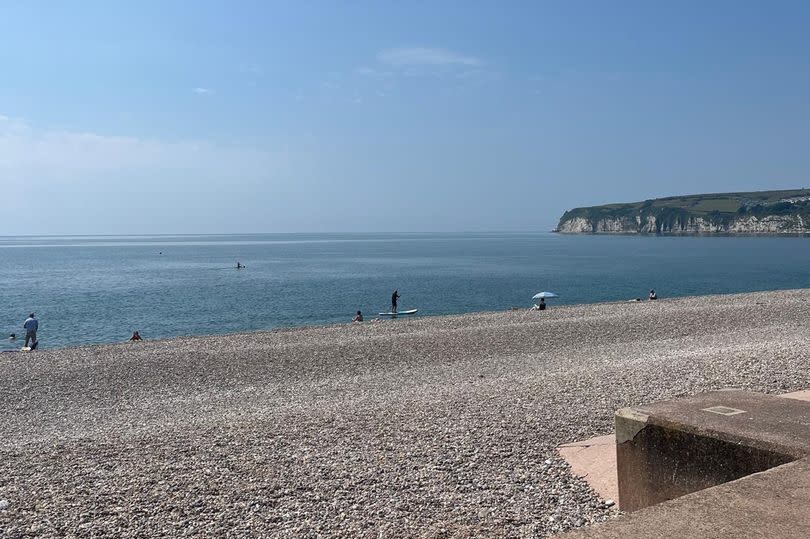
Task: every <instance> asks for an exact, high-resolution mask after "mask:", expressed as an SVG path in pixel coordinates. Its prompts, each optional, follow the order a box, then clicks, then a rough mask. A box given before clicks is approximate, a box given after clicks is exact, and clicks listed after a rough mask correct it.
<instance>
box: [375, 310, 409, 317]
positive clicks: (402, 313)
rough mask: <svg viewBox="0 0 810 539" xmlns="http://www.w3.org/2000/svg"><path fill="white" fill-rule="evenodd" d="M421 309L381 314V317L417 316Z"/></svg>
mask: <svg viewBox="0 0 810 539" xmlns="http://www.w3.org/2000/svg"><path fill="white" fill-rule="evenodd" d="M418 310H419V309H411V310H410V311H397V312H395V313H379V315H380V316H399V315H404V314H415V313H416V311H418Z"/></svg>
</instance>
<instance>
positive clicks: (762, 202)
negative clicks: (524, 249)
mask: <svg viewBox="0 0 810 539" xmlns="http://www.w3.org/2000/svg"><path fill="white" fill-rule="evenodd" d="M774 216H783V217H785V219H786V220H792V221H791V224H789V225H787V226H788V227H789V226H793V227H794V228H795V227H798V228H806V226H807V225H805V224H804V223H808V224H810V189H795V190H785V191H755V192H749V193H713V194H704V195H686V196H675V197H666V198H656V199H651V200H645V201H643V202H633V203H626V204H606V205H603V206H591V207H583V208H575V209H573V210H569V211H567V212H565V214H564V215H563V216H562V218H561V219H560V223H559V225H558V227H557V229H558V231H561V232H618V233H621V232H636V233H638V232H640V233H653V234H656V233H658V234H660V233H681V232H703V231H708V232H723V231H728V230H729V229H730V227H732V226H733V225H734V224H735V223H737V224H738V227H737V228H743V230H736V229H735V230H734V231H735V232H745V230H744V227H745V225H739V223H741V222H743V221H745V222H748V223H750V222H752V221H755V220H756V221H761V220H762V219H763V218H773V217H774ZM748 218H756V219H748ZM795 223H798V225H797V224H795ZM780 231H783V232H784V231H786V230H780ZM796 231H797V232H802V231H803V230H796ZM760 232H762V231H761V230H760ZM765 232H767V231H765Z"/></svg>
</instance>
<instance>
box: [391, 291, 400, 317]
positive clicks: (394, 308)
mask: <svg viewBox="0 0 810 539" xmlns="http://www.w3.org/2000/svg"><path fill="white" fill-rule="evenodd" d="M398 299H399V291H397V290H394V293H393V294H391V312H392V313H395V312H397V300H398Z"/></svg>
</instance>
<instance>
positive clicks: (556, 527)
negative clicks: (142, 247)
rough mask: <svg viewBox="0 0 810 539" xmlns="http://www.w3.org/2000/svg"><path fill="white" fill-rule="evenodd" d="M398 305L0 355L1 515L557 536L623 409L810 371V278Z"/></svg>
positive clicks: (780, 389) (769, 385)
mask: <svg viewBox="0 0 810 539" xmlns="http://www.w3.org/2000/svg"><path fill="white" fill-rule="evenodd" d="M398 322H401V323H387V324H386V323H363V324H337V325H324V326H318V327H313V326H308V327H307V326H305V327H295V328H285V329H281V330H272V331H263V332H252V333H237V334H231V335H228V336H208V337H205V336H200V337H190V338H189V337H184V338H174V339H166V340H155V341H145V342H143V343H138V344H137V346H136V345H131V346H125V345H124V344H127V343H118V344H109V345H95V346H85V347H73V348H64V349H58V350H53V349H52V350H47V349H46V350H42V351H41V352H39V351H38V353H36V354H22V355H18V356H13V355H2V356H0V368H2V369H3V372H4V376H3V377H2V378H0V408H2V409H3V410H6V411H7V413H4V414H0V458H2V459H3V461H4V462H5V463H6V466H7V469H8V470H9V473H8V474H7V477H6V479H5V480H4V482H2V483H0V499H4V500H7V501H8V502H9V507H8V508H7V509H6V510H5V511H0V529H3V530H5V533H7V534H8V535H11V536H15V535H25V534H26V533H28V534H34V535H39V536H43V537H61V536H66V535H82V534H84V535H88V534H89V535H92V534H95V535H101V536H104V535H111V534H114V535H116V536H121V537H138V536H159V535H182V534H183V533H188V532H189V530H191V528H193V529H194V530H196V531H195V532H194V533H195V534H203V535H207V536H221V535H225V534H228V533H230V534H231V535H236V536H241V535H253V536H257V535H258V536H262V535H265V536H282V537H298V536H307V535H319V534H320V535H323V536H336V535H341V536H375V537H376V536H380V535H382V536H386V537H389V536H390V537H410V536H414V535H428V536H430V535H434V536H443V535H447V536H454V535H457V536H465V535H466V536H470V535H475V536H487V537H514V536H537V537H545V536H548V535H549V534H552V533H555V532H559V531H564V530H568V529H572V528H575V527H579V526H583V525H587V524H589V523H593V522H600V521H603V520H605V519H609V518H612V517H613V516H615V514H616V511H615V509H614V508H611V507H609V506H608V504H606V503H605V500H602V499H600V498H599V496H598V495H597V494H595V493H594V492H593V491H592V490H591V489H590V488H589V487H588V486H587V484H586V483H585V482H584V481H583V480H582V479H580V478H578V477H575V476H574V475H572V474H571V472H570V469H569V467H568V465H567V464H566V463H565V462H564V461H563V460H562V459H561V458H560V457H559V455H558V454H557V452H556V448H557V447H558V446H559V445H561V444H562V443H566V442H573V441H577V440H583V439H587V438H590V437H592V436H597V435H602V434H608V433H610V432H611V431H612V430H613V414H614V412H615V410H616V409H618V408H622V407H626V406H632V405H641V404H645V403H649V402H653V401H656V400H662V399H666V398H673V397H678V396H683V395H688V394H694V393H697V392H702V391H708V390H714V389H721V388H725V387H736V388H740V389H749V390H754V391H761V392H767V393H785V392H788V391H792V390H798V389H804V388H807V387H810V354H809V353H808V352H807V350H808V349H810V289H798V290H788V291H772V292H753V293H746V294H736V295H714V296H692V297H687V298H677V299H663V300H657V301H655V302H652V301H644V302H617V303H595V304H581V305H570V306H561V307H556V308H551V309H549V310H546V311H528V310H521V311H496V312H484V313H475V314H467V315H450V316H442V317H422V318H412V319H409V320H407V321H405V320H403V321H398ZM87 508H92V510H88V509H87ZM110 530H113V531H112V532H111V531H110Z"/></svg>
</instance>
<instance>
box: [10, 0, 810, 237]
mask: <svg viewBox="0 0 810 539" xmlns="http://www.w3.org/2000/svg"><path fill="white" fill-rule="evenodd" d="M808 28H810V4H809V3H807V2H778V1H777V2H764V1H762V2H743V1H733V2H732V1H712V2H706V1H699V2H698V1H695V2H688V1H679V2H669V3H663V2H649V1H639V2H630V1H622V2H601V1H593V2H581V1H565V2H562V1H561V2H539V1H528V2H476V1H469V0H468V1H459V2H436V1H430V2H427V1H425V2H415V1H409V2H292V1H291V2H269V1H257V2H241V1H231V2H225V1H222V2H202V1H195V2H190V1H186V2H169V1H138V2H134V1H133V2H113V1H98V2H91V1H82V2H71V3H68V2H50V1H49V2H35V1H30V0H27V1H19V2H17V1H14V2H8V1H5V2H3V3H2V17H0V186H1V187H2V189H3V194H4V198H5V204H4V205H3V206H4V209H3V211H2V212H0V234H18V233H50V234H57V233H58V234H69V233H77V234H79V233H110V234H112V233H195V232H200V233H216V232H222V233H225V232H296V231H302V232H304V231H316V232H317V231H477V230H548V229H550V228H552V227H553V226H554V225H555V224H556V221H557V219H558V218H559V216H560V214H561V213H562V212H563V211H564V210H565V209H567V208H570V207H574V206H579V205H590V204H598V203H607V202H617V201H633V200H641V199H645V198H650V197H656V196H666V195H674V194H686V193H699V192H717V191H729V190H757V189H774V188H792V187H802V186H808V187H810V181H808V170H810V151H808V147H809V143H810V99H808V98H809V97H810V32H808V31H807V29H808Z"/></svg>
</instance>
